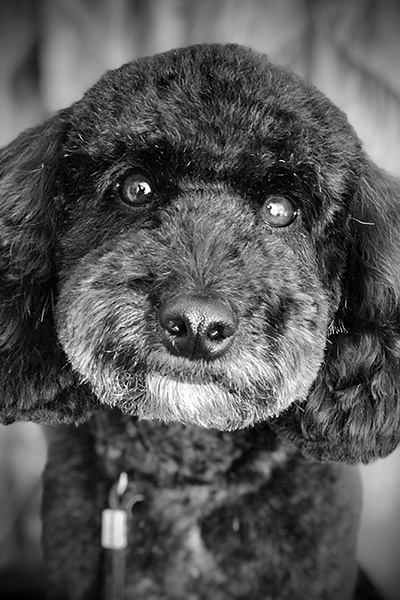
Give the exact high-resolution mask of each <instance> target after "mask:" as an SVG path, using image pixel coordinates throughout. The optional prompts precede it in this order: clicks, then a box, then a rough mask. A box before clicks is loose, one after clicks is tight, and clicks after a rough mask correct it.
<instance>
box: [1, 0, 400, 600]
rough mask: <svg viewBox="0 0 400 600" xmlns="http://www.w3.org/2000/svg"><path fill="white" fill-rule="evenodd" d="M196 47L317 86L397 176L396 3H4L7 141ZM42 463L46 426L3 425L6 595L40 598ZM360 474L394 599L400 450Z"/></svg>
mask: <svg viewBox="0 0 400 600" xmlns="http://www.w3.org/2000/svg"><path fill="white" fill-rule="evenodd" d="M201 42H220V43H224V42H236V43H240V44H244V45H246V46H250V47H252V48H254V49H256V50H259V51H261V52H265V53H267V54H269V56H270V58H271V59H272V60H273V61H274V62H276V63H279V64H284V65H288V66H290V67H291V68H292V69H293V70H294V71H296V72H297V73H299V74H300V75H302V76H304V77H306V78H307V79H310V80H311V81H313V82H314V83H315V84H316V85H317V87H319V88H320V89H321V90H322V91H323V92H324V93H325V94H326V95H327V96H329V97H330V98H331V99H332V100H333V101H334V102H335V103H336V104H337V105H338V106H340V107H341V108H342V109H343V110H344V111H345V112H346V113H347V115H348V118H349V120H350V122H351V123H352V124H353V126H354V127H355V129H356V131H357V132H358V134H359V136H360V137H361V139H362V140H363V142H364V145H365V147H366V149H367V151H368V153H369V154H370V155H371V156H372V158H373V159H374V160H375V161H376V162H377V163H378V164H379V165H380V166H381V167H383V168H385V169H387V170H389V171H391V172H392V173H393V174H395V175H398V176H400V3H399V2H397V0H201V1H200V0H36V1H35V0H2V1H1V2H0V145H4V144H6V143H7V142H9V141H10V140H12V139H13V138H14V137H15V136H16V135H17V134H18V133H19V132H20V131H22V130H23V129H25V128H26V127H29V126H32V125H35V124H37V123H39V122H41V121H43V120H44V119H45V118H47V117H48V116H50V115H52V114H53V113H54V112H56V111H57V110H59V109H60V108H63V107H65V106H68V105H69V104H71V103H72V102H74V101H75V100H78V99H79V98H80V97H81V95H82V94H83V92H84V91H85V90H86V89H87V88H88V87H90V86H91V85H92V84H93V83H94V82H95V81H96V80H97V79H98V78H99V77H100V76H101V75H102V73H103V72H104V71H105V70H107V69H112V68H115V67H118V66H120V65H121V64H122V63H124V62H127V61H129V60H132V59H134V58H135V57H138V56H144V55H148V54H154V53H157V52H162V51H165V50H168V49H170V48H173V47H179V46H187V45H189V44H194V43H201ZM45 457H46V447H45V442H44V436H43V431H42V429H41V428H40V427H38V426H36V425H33V424H29V423H22V424H15V425H11V426H8V427H3V426H0V598H1V599H4V600H5V599H11V598H16V597H17V596H16V595H13V594H16V590H17V588H20V592H21V597H26V598H30V599H33V598H35V597H36V596H37V597H38V598H39V596H40V593H41V552H40V541H39V540H40V517H39V506H40V493H41V479H40V478H41V472H42V469H43V464H44V461H45ZM362 478H363V482H364V489H365V500H364V513H363V522H362V528H361V533H360V540H359V557H360V562H361V564H362V565H363V566H364V567H365V569H366V570H367V572H368V574H369V575H370V577H371V578H372V579H373V581H374V582H375V584H376V585H377V586H378V587H379V589H380V590H381V591H382V593H383V594H384V597H385V598H387V600H399V598H400V450H398V451H396V452H395V453H394V454H392V455H391V456H390V457H389V458H387V459H385V460H380V461H377V462H375V463H373V464H372V465H368V466H366V467H363V468H362ZM21 567H23V569H24V574H23V576H22V577H21V575H20V569H21ZM27 589H28V590H29V591H28V592H26V590H27ZM12 590H13V591H12ZM24 590H25V591H24ZM24 593H26V595H25V596H23V594H24ZM305 600H306V599H305Z"/></svg>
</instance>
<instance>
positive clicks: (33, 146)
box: [0, 111, 90, 423]
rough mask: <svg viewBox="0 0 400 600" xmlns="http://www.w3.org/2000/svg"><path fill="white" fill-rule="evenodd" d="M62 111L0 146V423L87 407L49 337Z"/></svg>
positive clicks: (81, 412) (55, 417) (73, 416)
mask: <svg viewBox="0 0 400 600" xmlns="http://www.w3.org/2000/svg"><path fill="white" fill-rule="evenodd" d="M66 117H67V111H65V112H63V113H60V114H59V115H57V116H56V117H54V118H53V119H51V120H50V121H48V122H47V123H46V124H44V125H42V126H40V127H37V128H34V129H31V130H28V131H26V132H25V133H23V134H22V135H21V136H20V137H18V138H17V139H16V140H15V141H14V142H12V143H11V144H10V145H9V146H7V147H6V148H4V149H3V150H1V151H0V422H3V423H9V422H12V421H14V420H16V419H19V420H33V421H46V422H53V423H54V422H60V421H70V420H80V419H81V418H83V417H84V416H85V414H86V412H87V410H88V404H89V402H90V401H89V400H87V399H86V392H85V390H84V389H83V388H78V389H77V390H76V391H75V393H74V395H73V396H71V394H70V390H71V389H72V388H73V387H74V386H75V385H76V382H75V381H74V376H73V375H72V373H71V370H70V368H69V367H68V366H67V364H66V360H65V358H64V355H63V353H62V351H61V350H60V348H59V346H58V344H57V341H56V336H55V330H54V323H53V313H52V297H53V293H54V284H55V281H56V275H55V268H54V240H55V235H56V215H55V207H54V197H55V196H56V194H57V189H56V180H57V170H58V164H59V157H60V153H61V152H62V140H63V136H64V133H65V130H66V126H67V125H66V124H67V119H66Z"/></svg>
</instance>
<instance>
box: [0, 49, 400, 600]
mask: <svg viewBox="0 0 400 600" xmlns="http://www.w3.org/2000/svg"><path fill="white" fill-rule="evenodd" d="M0 160H1V163H0V165H1V166H0V175H1V182H0V186H1V187H0V190H1V197H2V205H1V212H0V236H1V238H0V239H1V248H0V269H1V271H0V272H1V280H2V286H1V291H0V293H1V295H2V298H1V306H0V311H1V317H0V324H1V325H0V326H1V329H0V352H1V354H0V357H1V364H0V369H1V385H2V389H1V395H2V402H3V404H2V413H1V414H2V419H3V421H4V422H5V423H8V422H11V421H13V420H15V419H31V420H34V421H46V422H50V423H60V422H62V423H69V422H75V423H81V422H82V421H84V420H87V419H89V418H90V419H91V420H90V422H89V423H88V424H85V425H82V426H81V428H79V429H75V428H74V426H69V427H67V428H65V429H62V431H61V432H60V433H59V434H57V436H58V437H57V436H55V439H54V441H53V443H52V444H51V446H50V452H49V455H50V462H49V466H48V469H47V474H46V479H45V480H46V482H47V483H46V486H45V487H46V489H45V534H46V535H45V537H46V540H47V541H46V542H45V543H46V548H47V555H48V557H49V561H50V563H51V564H52V569H51V572H52V574H51V575H50V580H51V582H52V583H51V586H52V588H53V590H58V594H59V595H58V596H57V594H56V592H55V591H54V597H61V596H62V593H67V591H66V590H67V588H68V589H69V592H68V593H69V595H67V597H69V598H73V599H78V598H91V597H99V596H97V595H96V594H100V591H99V589H97V588H96V586H101V585H102V583H101V581H102V579H101V577H100V575H99V573H100V571H101V560H102V559H101V552H100V549H99V546H98V538H99V522H98V520H99V515H98V513H97V512H93V504H96V505H98V510H99V511H100V510H101V508H102V507H104V506H105V503H106V496H107V490H108V488H109V486H110V485H111V483H112V481H114V480H115V479H116V478H117V477H118V474H119V472H121V471H127V472H128V473H129V475H130V477H131V479H132V481H136V480H138V481H141V485H142V486H143V487H144V495H145V498H146V500H145V501H144V502H143V503H142V505H141V507H142V508H140V509H139V513H140V511H142V513H140V514H139V516H138V517H137V520H136V526H137V529H139V530H140V527H142V526H141V525H140V523H145V525H143V527H144V528H145V529H144V530H143V531H142V532H141V533H140V531H139V533H137V532H136V534H133V537H134V538H135V535H136V538H135V542H134V543H133V549H132V550H131V552H132V553H133V555H134V560H133V562H134V563H135V564H136V567H137V572H136V574H132V575H131V579H129V586H130V588H129V589H130V590H131V593H132V594H133V596H134V597H135V598H143V599H146V600H149V599H150V598H161V597H168V598H174V599H175V598H176V599H178V598H182V599H183V598H185V599H186V598H189V597H190V598H211V597H212V598H215V599H218V598H233V597H235V598H244V597H251V598H256V597H260V598H261V597H263V598H264V597H271V598H282V599H284V598H291V599H294V598H299V599H300V598H301V599H302V600H303V599H304V598H305V597H307V598H310V599H312V598H322V597H324V598H325V597H326V598H338V599H339V598H340V600H343V599H344V598H345V597H349V594H350V593H351V588H352V585H353V583H352V581H353V579H352V578H353V575H352V573H353V574H354V565H353V554H354V527H356V519H355V518H354V519H353V514H352V512H351V511H350V510H349V511H348V510H347V508H348V507H349V499H348V494H344V493H343V486H344V483H343V481H346V482H347V471H346V469H345V467H339V466H333V465H331V464H315V463H311V462H309V461H308V459H305V458H302V457H301V455H300V454H298V453H297V451H295V450H294V449H293V447H292V446H290V445H287V442H284V441H279V440H280V439H281V440H284V439H285V438H286V439H287V440H289V441H290V442H293V443H294V444H295V445H296V446H297V447H298V448H300V450H302V451H304V452H305V453H306V454H308V455H311V456H313V457H316V458H318V459H324V460H327V461H330V460H340V461H345V462H356V461H368V460H371V459H373V458H376V457H378V456H385V455H387V454H388V453H389V452H391V451H392V450H393V449H394V448H395V447H396V445H397V444H398V442H399V435H400V428H399V418H400V408H399V406H400V403H399V384H400V371H399V364H400V363H399V360H400V348H399V311H398V306H399V285H400V284H399V282H400V272H399V271H400V261H399V249H400V240H399V235H400V233H399V231H400V227H399V223H398V214H399V209H398V207H399V188H398V185H397V183H396V182H395V181H392V180H390V178H389V177H387V176H386V175H384V174H383V173H382V172H381V171H380V170H379V169H377V168H376V167H375V166H374V165H373V164H372V163H371V162H370V160H369V159H368V158H367V157H366V156H365V155H364V153H363V151H362V149H361V147H360V143H359V140H358V139H357V137H356V136H355V134H354V132H353V131H352V129H351V127H350V126H349V125H348V123H347V121H346V118H345V117H344V115H343V114H342V113H341V112H340V111H339V110H338V109H337V108H336V107H335V106H333V105H332V104H331V103H330V102H329V101H328V100H327V99H326V98H325V97H324V96H322V95H321V94H320V93H319V92H317V91H316V90H315V89H314V88H313V87H311V86H310V85H308V84H306V83H305V82H303V81H302V80H300V79H299V78H297V77H295V76H294V75H293V74H291V73H290V72H288V71H287V70H284V69H281V68H277V67H274V66H272V65H271V64H270V63H269V62H268V61H267V59H266V58H265V57H264V56H262V55H258V54H255V53H252V52H250V51H247V50H244V49H241V48H238V47H232V46H227V47H221V46H208V47H193V48H189V49H186V50H179V51H173V52H169V53H166V54H164V55H159V56H156V57H154V58H150V59H144V60H140V61H137V62H134V63H130V64H128V65H125V66H124V67H122V68H121V69H118V70H116V71H113V72H110V73H108V74H106V75H105V76H104V77H103V78H102V79H101V80H100V82H99V83H98V84H97V85H96V86H94V87H93V88H92V89H91V90H90V91H89V92H88V93H87V94H86V95H85V97H84V98H83V100H82V101H80V102H78V103H77V104H75V105H73V106H72V107H71V108H70V109H67V110H65V111H63V112H61V113H59V114H58V115H56V116H55V117H54V118H53V119H52V120H50V121H49V122H48V123H46V124H45V125H44V126H42V127H38V128H35V129H33V130H30V131H28V132H26V133H24V134H23V135H22V136H20V137H19V138H18V139H17V140H16V141H15V142H13V143H12V144H10V146H8V147H7V148H6V149H4V150H3V151H2V154H1V158H0ZM131 170H134V171H140V172H142V173H144V174H145V175H147V176H148V177H149V178H150V179H151V180H152V182H153V186H154V188H155V190H156V191H155V194H154V196H153V198H152V202H151V203H150V204H149V205H147V206H144V207H141V208H137V207H129V206H127V205H126V204H124V203H123V202H122V201H121V198H120V187H118V186H120V184H121V181H122V179H123V177H124V176H125V175H126V173H128V172H129V171H131ZM274 195H279V196H285V197H286V198H289V199H290V200H291V201H292V202H293V203H294V205H295V206H296V207H297V209H298V217H297V219H295V220H294V221H293V223H291V224H290V225H288V226H287V227H282V228H279V229H277V228H272V227H271V226H270V225H269V224H268V223H267V222H266V213H265V210H266V201H267V200H268V199H269V198H271V196H274ZM188 298H189V300H190V301H192V300H193V299H195V300H196V301H199V302H200V301H201V302H206V303H208V305H210V304H213V305H215V306H218V307H222V308H221V310H223V311H226V310H229V311H230V314H232V315H233V317H232V319H233V320H234V323H235V327H237V331H236V334H235V336H234V339H233V340H232V342H231V344H230V346H229V348H228V349H227V351H226V352H224V353H223V354H221V356H220V357H218V358H216V359H215V360H208V359H207V360H206V359H204V358H201V359H193V360H190V359H189V358H184V357H181V356H175V355H174V353H171V348H170V347H169V345H168V344H169V342H168V340H166V335H165V331H164V330H163V327H162V326H161V321H160V315H161V314H162V313H163V311H165V310H166V307H171V306H176V305H182V303H183V302H187V301H188ZM218 310H219V309H218ZM100 405H108V406H111V407H117V408H118V409H120V410H121V411H122V412H119V411H114V410H110V409H109V408H103V409H100V408H99V407H100ZM123 413H126V415H128V416H124V415H123ZM91 415H93V416H92V417H91ZM136 417H139V419H140V420H139V421H137V420H136ZM143 419H144V420H145V421H142V420H143ZM147 420H149V421H147ZM154 420H160V421H163V422H164V424H161V423H155V422H154ZM180 423H183V425H181V424H180ZM198 426H201V427H205V428H207V429H198ZM252 426H254V429H253V428H252ZM217 430H219V431H220V433H218V431H217ZM235 430H237V431H235ZM106 440H107V444H108V448H109V449H108V450H106V449H105V444H106ZM110 448H111V450H110ZM145 450H146V451H145ZM147 455H148V456H147ZM192 456H193V458H192ZM195 459H196V460H195ZM147 460H148V461H149V466H146V461H147ZM199 465H200V466H199ZM201 465H204V466H203V467H201ZM199 469H200V471H201V470H202V469H203V471H204V472H203V471H201V473H199ZM157 485H158V486H159V487H160V486H161V490H158V491H157V493H156V487H155V486H157ZM65 506H68V507H69V508H70V509H71V511H72V514H73V515H74V518H72V517H71V512H70V513H67V510H66V508H65ZM345 509H346V510H345ZM92 513H93V514H92ZM144 513H145V516H144ZM178 515H180V516H181V518H182V519H183V524H182V525H178V524H177V523H178V521H177V520H176V519H178ZM182 515H185V518H183V517H182ZM74 519H75V520H74ZM179 522H180V521H179ZM294 523H295V524H296V526H294ZM332 524H333V527H332ZM214 526H215V527H217V529H216V530H215V529H214ZM213 531H214V533H213ZM216 532H217V533H216ZM306 532H307V535H306ZM78 533H82V535H81V536H80V537H79V535H78ZM346 533H348V536H347V535H345V534H346ZM304 536H305V537H304ZM307 536H308V537H307ZM265 538H267V539H265ZM328 549H329V552H328ZM82 556H85V559H84V561H83V562H82ZM152 560H153V561H155V562H154V564H155V566H154V565H153V564H152V562H151V561H152ZM328 572H329V573H330V576H328V575H327V573H328ZM288 574H290V576H289V575H288ZM67 581H69V582H70V583H69V584H68V585H67V583H66V582H67ZM129 586H128V587H129ZM146 586H147V587H146ZM96 590H97V591H96ZM322 590H324V591H322ZM85 594H86V595H85ZM163 594H164V596H163ZM257 594H258V595H257ZM268 594H269V595H268Z"/></svg>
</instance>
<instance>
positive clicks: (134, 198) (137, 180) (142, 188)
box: [118, 173, 154, 206]
mask: <svg viewBox="0 0 400 600" xmlns="http://www.w3.org/2000/svg"><path fill="white" fill-rule="evenodd" d="M153 192H154V190H153V184H152V182H151V181H150V179H149V178H148V177H146V175H142V174H141V173H129V175H127V176H126V177H124V179H122V181H121V182H120V183H119V184H118V193H119V196H120V198H121V200H122V201H123V202H125V204H129V205H130V206H144V205H145V204H148V203H149V202H151V200H152V197H153Z"/></svg>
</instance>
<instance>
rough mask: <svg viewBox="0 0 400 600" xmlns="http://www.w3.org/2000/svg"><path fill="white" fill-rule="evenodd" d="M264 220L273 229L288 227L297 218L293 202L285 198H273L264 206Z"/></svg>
mask: <svg viewBox="0 0 400 600" xmlns="http://www.w3.org/2000/svg"><path fill="white" fill-rule="evenodd" d="M263 217H264V220H265V221H266V222H267V223H268V225H271V227H287V225H290V224H291V223H293V221H294V220H295V219H296V217H297V209H296V207H295V206H294V204H293V202H292V201H291V200H289V199H288V198H285V197H284V196H271V197H270V198H268V200H266V202H265V203H264V206H263Z"/></svg>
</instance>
